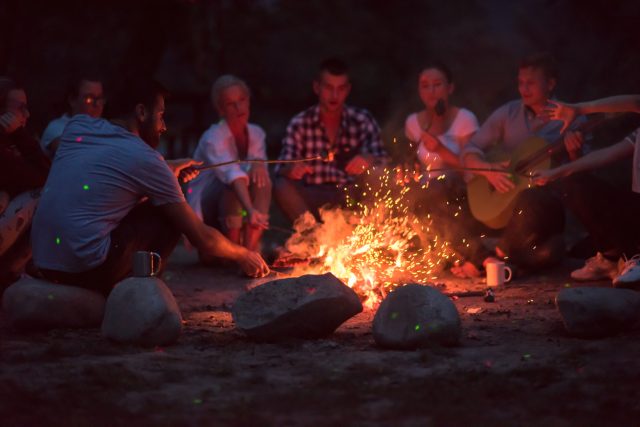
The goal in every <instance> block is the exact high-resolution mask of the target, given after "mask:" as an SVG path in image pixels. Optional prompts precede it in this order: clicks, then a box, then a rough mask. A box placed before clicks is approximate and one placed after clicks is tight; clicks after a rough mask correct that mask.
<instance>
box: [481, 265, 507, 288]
mask: <svg viewBox="0 0 640 427" xmlns="http://www.w3.org/2000/svg"><path fill="white" fill-rule="evenodd" d="M485 270H486V271H487V286H489V287H491V288H496V287H498V286H502V285H504V284H505V283H507V282H509V281H510V280H511V276H512V272H511V269H510V268H509V267H507V266H506V265H505V263H504V262H502V261H491V262H488V263H487V265H486V266H485Z"/></svg>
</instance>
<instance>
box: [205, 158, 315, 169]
mask: <svg viewBox="0 0 640 427" xmlns="http://www.w3.org/2000/svg"><path fill="white" fill-rule="evenodd" d="M312 160H322V157H321V156H315V157H307V158H304V159H291V160H261V159H248V160H230V161H228V162H223V163H215V164H212V165H204V166H196V167H195V168H194V169H195V170H199V171H203V170H207V169H214V168H219V167H221V166H227V165H234V164H240V163H262V164H275V163H302V162H310V161H312Z"/></svg>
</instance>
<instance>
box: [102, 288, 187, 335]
mask: <svg viewBox="0 0 640 427" xmlns="http://www.w3.org/2000/svg"><path fill="white" fill-rule="evenodd" d="M181 331H182V315H181V313H180V309H179V308H178V304H177V303H176V300H175V298H174V297H173V294H172V293H171V291H170V290H169V288H167V285H165V284H164V282H163V281H162V280H160V279H158V278H155V277H130V278H128V279H125V280H123V281H122V282H120V283H118V284H117V285H116V286H115V287H114V288H113V291H111V294H110V295H109V298H107V307H106V310H105V314H104V320H103V322H102V334H103V335H104V336H105V337H107V338H109V339H112V340H114V341H117V342H121V343H130V344H140V345H143V346H155V345H168V344H171V343H173V342H175V341H176V340H177V339H178V337H179V336H180V332H181Z"/></svg>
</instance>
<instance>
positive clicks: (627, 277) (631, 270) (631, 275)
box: [613, 254, 640, 289]
mask: <svg viewBox="0 0 640 427" xmlns="http://www.w3.org/2000/svg"><path fill="white" fill-rule="evenodd" d="M613 286H615V287H616V288H632V289H635V288H638V289H640V254H636V255H634V256H632V257H631V258H630V259H628V260H626V261H625V262H624V265H623V267H622V270H621V271H620V274H619V275H618V276H617V277H616V278H614V279H613Z"/></svg>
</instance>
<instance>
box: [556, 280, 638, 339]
mask: <svg viewBox="0 0 640 427" xmlns="http://www.w3.org/2000/svg"><path fill="white" fill-rule="evenodd" d="M556 306H557V307H558V310H559V311H560V314H561V315H562V321H563V322H564V326H565V328H566V330H567V332H569V334H571V335H575V336H578V337H584V338H597V337H603V336H607V335H613V334H616V333H619V332H623V331H626V330H629V329H632V328H633V327H634V326H636V325H637V324H638V321H640V293H638V292H636V291H632V290H629V289H614V288H568V289H563V290H561V291H560V292H559V293H558V295H557V296H556Z"/></svg>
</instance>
